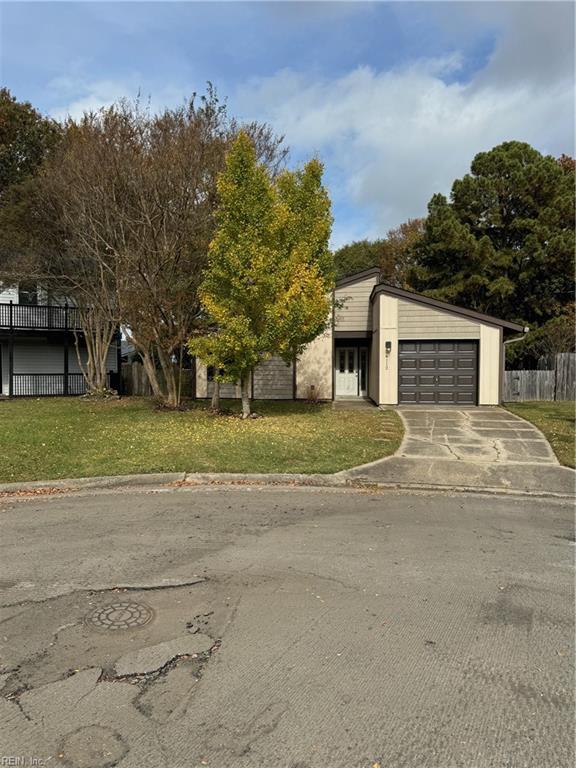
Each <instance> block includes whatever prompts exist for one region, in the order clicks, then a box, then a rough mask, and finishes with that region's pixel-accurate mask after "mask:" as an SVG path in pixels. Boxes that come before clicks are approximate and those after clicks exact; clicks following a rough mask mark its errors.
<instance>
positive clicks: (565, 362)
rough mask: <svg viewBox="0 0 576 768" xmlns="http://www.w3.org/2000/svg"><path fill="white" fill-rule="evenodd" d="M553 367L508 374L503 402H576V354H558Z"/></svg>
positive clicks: (505, 374)
mask: <svg viewBox="0 0 576 768" xmlns="http://www.w3.org/2000/svg"><path fill="white" fill-rule="evenodd" d="M554 366H555V367H554V369H553V370H547V371H541V370H539V371H505V372H504V393H503V399H504V402H519V401H522V400H574V399H576V354H574V352H561V353H559V354H557V355H556V356H555V359H554Z"/></svg>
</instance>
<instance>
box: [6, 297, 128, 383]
mask: <svg viewBox="0 0 576 768" xmlns="http://www.w3.org/2000/svg"><path fill="white" fill-rule="evenodd" d="M76 339H77V340H78V348H79V354H80V359H81V360H82V361H83V364H84V362H85V361H86V358H87V351H86V346H85V343H84V340H83V334H82V329H81V327H80V324H79V322H78V313H77V310H76V308H75V307H74V306H71V305H67V304H66V303H65V302H64V301H59V300H58V299H56V298H55V297H54V296H50V295H49V294H48V292H47V291H45V290H43V289H42V287H41V286H38V285H35V284H27V283H20V284H19V285H2V284H1V283H0V395H3V396H8V397H25V396H28V397H42V396H54V395H81V394H83V393H84V392H85V391H86V383H85V381H84V376H83V375H82V369H81V367H80V364H79V361H78V354H77V351H76ZM107 369H108V371H109V373H108V384H109V386H111V387H112V388H113V389H117V388H118V384H119V377H118V375H117V374H118V371H119V370H120V335H119V334H118V338H117V339H116V340H115V341H114V342H113V344H111V346H110V349H109V350H108V360H107Z"/></svg>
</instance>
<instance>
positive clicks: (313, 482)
mask: <svg viewBox="0 0 576 768" xmlns="http://www.w3.org/2000/svg"><path fill="white" fill-rule="evenodd" d="M203 485H262V486H296V487H310V488H350V489H365V490H370V489H373V490H391V491H401V490H407V491H427V492H436V493H464V494H475V495H478V494H479V495H482V494H484V495H490V496H497V495H501V496H509V497H521V498H549V499H571V500H572V499H573V498H574V497H573V496H572V495H568V494H562V493H555V492H553V491H523V490H515V489H506V488H499V487H479V486H467V485H441V484H434V483H410V482H408V483H401V482H400V483H395V482H390V481H388V482H378V481H372V480H370V479H369V478H363V479H361V478H356V477H353V476H349V475H348V470H343V471H341V472H338V473H336V474H333V475H319V474H316V475H305V474H287V473H271V474H264V473H259V474H242V473H238V472H164V473H162V472H156V473H151V474H140V475H116V476H114V475H112V476H104V477H79V478H67V479H62V480H54V481H49V480H48V481H45V480H35V481H31V482H26V483H1V484H0V497H1V496H4V497H10V496H12V495H14V496H25V495H30V496H31V497H34V496H43V495H53V494H55V493H59V492H61V493H66V492H74V491H90V490H95V491H97V490H114V489H116V488H130V487H132V488H139V487H159V486H164V487H166V486H168V487H170V486H172V487H178V486H179V487H181V488H194V487H199V486H203Z"/></svg>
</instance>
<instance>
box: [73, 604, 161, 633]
mask: <svg viewBox="0 0 576 768" xmlns="http://www.w3.org/2000/svg"><path fill="white" fill-rule="evenodd" d="M153 618H154V611H153V610H152V608H150V606H149V605H145V604H144V603H132V602H117V603H111V604H110V605H105V606H104V607H101V606H99V607H98V608H95V609H94V610H93V611H91V612H90V613H89V614H88V615H87V616H86V618H85V619H84V621H85V623H86V624H87V626H88V627H90V628H91V629H97V630H99V631H102V630H104V631H110V632H122V631H124V630H127V629H135V628H137V627H143V626H144V625H145V624H148V623H150V622H151V621H152V619H153Z"/></svg>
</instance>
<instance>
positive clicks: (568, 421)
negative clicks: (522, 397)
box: [506, 401, 575, 467]
mask: <svg viewBox="0 0 576 768" xmlns="http://www.w3.org/2000/svg"><path fill="white" fill-rule="evenodd" d="M506 408H508V410H509V411H512V413H515V414H516V415H517V416H522V418H523V419H526V420H527V421H531V422H532V424H534V425H535V426H537V427H538V429H539V430H540V431H541V432H543V433H544V434H545V435H546V439H547V440H548V442H549V443H550V445H551V446H552V448H553V449H554V453H555V454H556V456H557V457H558V461H559V462H560V463H561V464H564V466H566V467H574V465H575V461H574V439H575V437H574V421H575V418H574V403H573V402H570V401H558V402H527V403H506Z"/></svg>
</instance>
